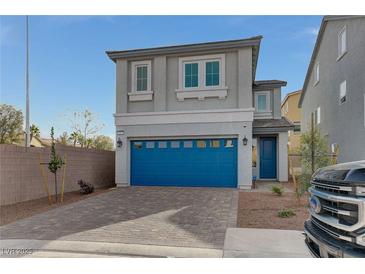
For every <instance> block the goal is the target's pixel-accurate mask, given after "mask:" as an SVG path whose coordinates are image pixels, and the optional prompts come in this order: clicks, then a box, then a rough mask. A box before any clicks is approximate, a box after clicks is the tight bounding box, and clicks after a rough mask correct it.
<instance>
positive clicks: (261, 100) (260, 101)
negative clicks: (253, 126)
mask: <svg viewBox="0 0 365 274" xmlns="http://www.w3.org/2000/svg"><path fill="white" fill-rule="evenodd" d="M257 110H258V111H266V95H258V96H257Z"/></svg>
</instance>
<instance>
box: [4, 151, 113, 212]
mask: <svg viewBox="0 0 365 274" xmlns="http://www.w3.org/2000/svg"><path fill="white" fill-rule="evenodd" d="M56 152H57V154H59V155H60V156H61V157H62V158H64V156H65V155H67V166H66V177H65V192H69V191H75V190H78V189H79V186H78V184H77V181H78V180H80V179H83V180H85V181H87V182H90V183H92V184H93V185H94V186H95V187H96V188H98V187H105V186H114V178H115V176H114V173H115V152H114V151H102V150H96V149H84V148H77V147H72V146H64V145H56ZM39 157H41V161H42V162H48V161H49V158H50V148H34V147H31V148H25V147H20V146H15V145H3V144H1V145H0V205H6V204H13V203H17V202H23V201H27V200H32V199H37V198H41V197H45V196H47V194H46V191H45V189H44V185H43V177H42V174H41V171H40V168H39V159H40V158H39ZM43 168H44V170H45V174H46V176H47V180H48V188H49V190H50V192H51V194H54V175H53V174H52V173H50V172H49V171H48V166H47V165H44V167H43ZM63 169H64V167H62V168H61V169H60V170H59V171H58V172H57V180H58V193H60V189H61V180H62V176H63Z"/></svg>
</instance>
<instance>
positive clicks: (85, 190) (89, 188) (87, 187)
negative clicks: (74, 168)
mask: <svg viewBox="0 0 365 274" xmlns="http://www.w3.org/2000/svg"><path fill="white" fill-rule="evenodd" d="M77 183H78V184H79V186H80V193H81V194H90V193H93V192H94V186H93V185H92V184H90V183H87V182H84V181H83V180H79V181H77Z"/></svg>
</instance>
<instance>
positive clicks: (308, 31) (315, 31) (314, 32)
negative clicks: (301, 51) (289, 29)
mask: <svg viewBox="0 0 365 274" xmlns="http://www.w3.org/2000/svg"><path fill="white" fill-rule="evenodd" d="M318 31H319V28H318V27H310V28H305V29H304V30H303V34H308V35H314V36H317V35H318Z"/></svg>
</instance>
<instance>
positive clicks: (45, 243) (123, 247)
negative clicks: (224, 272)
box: [0, 239, 223, 258]
mask: <svg viewBox="0 0 365 274" xmlns="http://www.w3.org/2000/svg"><path fill="white" fill-rule="evenodd" d="M0 248H1V250H2V253H1V254H0V257H2V256H4V250H5V252H6V250H7V249H18V250H21V249H23V250H24V249H30V250H33V251H55V252H65V253H67V252H74V253H90V254H100V255H120V256H128V255H129V256H143V257H176V258H222V257H223V250H221V249H209V248H193V247H173V246H158V245H141V244H123V243H107V242H86V241H61V240H55V241H49V240H28V239H7V240H0ZM20 256H22V255H19V256H17V255H14V256H13V257H20ZM6 257H9V256H6Z"/></svg>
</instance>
